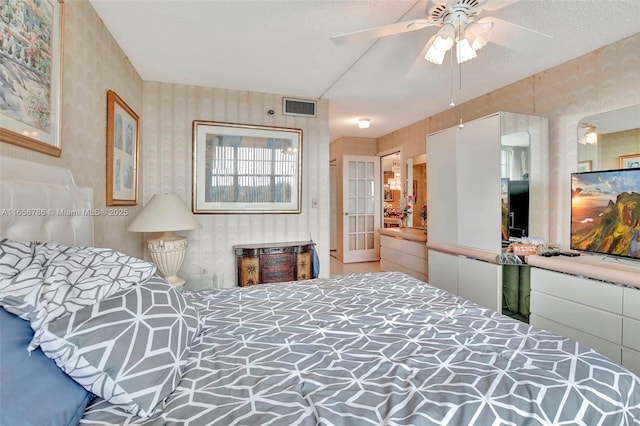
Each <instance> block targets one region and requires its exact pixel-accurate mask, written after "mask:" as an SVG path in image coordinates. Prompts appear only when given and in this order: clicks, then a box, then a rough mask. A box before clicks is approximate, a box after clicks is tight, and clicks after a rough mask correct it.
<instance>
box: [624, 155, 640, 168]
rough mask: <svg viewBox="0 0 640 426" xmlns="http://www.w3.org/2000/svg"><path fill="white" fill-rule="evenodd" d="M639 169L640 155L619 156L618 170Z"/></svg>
mask: <svg viewBox="0 0 640 426" xmlns="http://www.w3.org/2000/svg"><path fill="white" fill-rule="evenodd" d="M638 167H640V154H631V155H621V156H620V168H621V169H635V168H638Z"/></svg>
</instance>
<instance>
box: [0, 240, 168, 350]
mask: <svg viewBox="0 0 640 426" xmlns="http://www.w3.org/2000/svg"><path fill="white" fill-rule="evenodd" d="M32 244H33V258H32V259H31V262H30V263H29V264H28V265H27V266H26V267H24V268H23V269H22V270H21V271H20V272H18V274H16V275H15V276H13V277H12V278H10V279H6V280H5V279H3V280H2V281H0V306H3V307H4V308H5V309H6V310H7V311H9V312H11V313H14V314H16V315H18V316H20V317H21V318H23V319H26V320H29V321H30V322H31V328H32V329H33V330H34V331H35V334H34V337H33V339H32V341H31V343H30V344H29V350H30V351H31V350H33V349H35V348H37V347H38V344H39V343H38V342H39V340H40V335H41V333H42V328H43V327H44V325H46V324H47V323H49V322H51V321H52V320H54V319H56V318H60V317H62V316H65V315H68V314H70V313H72V312H75V311H77V310H79V309H82V308H83V307H85V306H89V305H92V304H94V303H96V302H97V301H100V300H102V299H104V298H106V297H108V296H110V295H112V294H115V293H117V292H118V291H120V290H122V289H126V288H128V287H130V286H132V285H135V284H138V283H141V282H144V281H146V280H147V279H148V278H149V277H151V276H152V275H153V274H154V273H155V271H156V266H155V265H154V264H153V263H150V262H146V261H144V260H140V259H136V258H134V257H131V256H128V255H126V254H123V253H120V252H117V251H115V250H112V249H106V248H95V247H68V246H64V245H62V244H58V243H37V242H34V243H32ZM2 245H3V246H4V245H11V244H10V243H7V242H4V241H3V244H2ZM21 267H22V265H21Z"/></svg>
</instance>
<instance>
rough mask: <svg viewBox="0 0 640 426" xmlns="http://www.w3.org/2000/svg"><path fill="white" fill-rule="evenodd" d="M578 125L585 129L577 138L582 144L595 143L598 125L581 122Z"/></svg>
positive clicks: (596, 141)
mask: <svg viewBox="0 0 640 426" xmlns="http://www.w3.org/2000/svg"><path fill="white" fill-rule="evenodd" d="M580 127H581V128H583V129H584V130H585V133H584V134H583V135H582V137H581V138H580V139H579V140H578V142H580V143H581V144H583V145H595V144H597V143H598V126H596V125H595V124H588V123H583V124H580Z"/></svg>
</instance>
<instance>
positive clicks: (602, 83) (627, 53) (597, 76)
mask: <svg viewBox="0 0 640 426" xmlns="http://www.w3.org/2000/svg"><path fill="white" fill-rule="evenodd" d="M532 60H535V58H532ZM638 70H640V33H638V34H635V35H633V36H631V37H627V38H625V39H622V40H620V41H618V42H615V43H612V44H610V45H608V46H605V47H602V48H601V49H598V50H596V51H593V52H591V53H589V54H587V55H584V56H581V57H578V58H576V59H574V60H572V61H569V62H566V63H564V64H562V65H559V66H557V67H554V68H551V69H548V70H545V71H543V72H540V73H538V74H535V75H533V76H531V77H528V78H526V79H524V80H521V81H518V82H516V83H514V84H511V85H509V86H506V87H504V88H501V89H499V90H496V91H494V92H491V93H489V94H487V95H484V96H481V97H479V98H476V99H473V100H471V101H469V102H466V103H464V104H461V105H459V106H457V107H456V108H453V109H450V110H447V111H445V112H442V113H440V114H437V115H434V116H432V117H429V118H426V119H424V120H422V121H419V122H417V123H414V124H412V125H410V126H407V127H405V128H402V129H399V130H397V131H395V132H393V133H390V134H388V135H385V136H384V137H382V138H380V139H378V151H380V152H384V151H388V150H390V149H392V148H394V147H397V146H402V147H403V150H404V153H405V155H404V156H405V158H408V157H412V156H414V155H417V154H418V153H424V149H425V148H424V147H425V135H427V134H429V133H433V132H435V131H438V130H442V129H446V128H449V127H452V126H455V125H457V123H458V120H459V117H462V119H463V120H464V121H470V120H473V119H476V118H479V117H483V116H485V115H488V114H491V113H493V112H496V111H510V112H518V113H523V114H533V115H542V116H546V117H548V118H549V143H548V146H544V147H540V149H541V154H542V155H544V156H548V158H549V171H548V173H549V182H550V184H549V188H548V199H549V201H548V205H549V208H548V209H542V210H541V211H538V212H537V213H538V214H549V223H550V229H549V240H550V241H551V242H559V243H560V244H561V245H562V247H565V248H566V247H568V246H569V231H570V207H571V205H570V197H569V193H570V188H571V182H570V173H571V172H574V171H577V168H578V166H577V145H578V144H577V139H578V130H577V129H578V122H579V121H580V119H581V118H582V117H585V116H589V115H593V114H598V113H601V112H606V111H610V110H614V109H618V108H623V107H627V106H631V105H636V104H640V72H638ZM463 90H464V81H463ZM427 163H428V159H427ZM545 204H546V203H545ZM546 210H549V212H548V213H547V211H546Z"/></svg>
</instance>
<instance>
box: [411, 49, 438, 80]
mask: <svg viewBox="0 0 640 426" xmlns="http://www.w3.org/2000/svg"><path fill="white" fill-rule="evenodd" d="M428 47H429V43H425V44H424V46H423V47H422V50H421V51H420V53H419V54H418V56H417V57H416V59H415V61H413V65H411V68H409V71H407V74H406V75H405V78H415V77H419V76H420V75H421V74H422V72H423V71H424V70H425V69H426V68H427V67H428V66H430V65H433V64H431V63H430V62H428V61H427V60H426V59H424V55H426V54H427V48H428Z"/></svg>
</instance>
